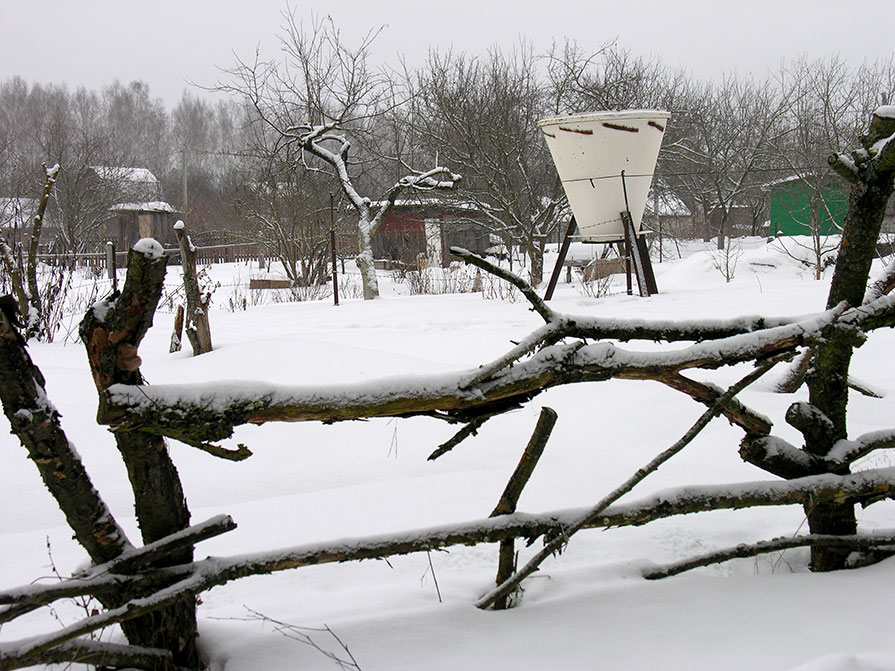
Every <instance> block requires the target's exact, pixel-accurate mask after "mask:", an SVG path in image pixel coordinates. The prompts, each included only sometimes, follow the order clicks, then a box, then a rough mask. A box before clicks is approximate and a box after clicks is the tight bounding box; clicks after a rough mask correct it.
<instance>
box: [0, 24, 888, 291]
mask: <svg viewBox="0 0 895 671" xmlns="http://www.w3.org/2000/svg"><path fill="white" fill-rule="evenodd" d="M284 18H285V24H284V31H283V35H282V37H281V51H280V54H279V56H278V57H277V58H275V59H273V60H271V61H263V60H261V59H260V58H258V57H255V58H254V59H251V60H238V61H237V62H236V63H235V64H234V65H232V66H231V67H230V68H229V70H227V71H225V73H224V75H223V76H222V79H221V82H220V83H219V84H218V85H217V86H216V87H214V91H215V92H216V93H218V94H229V95H218V96H217V100H216V101H215V102H212V97H211V96H204V95H199V94H198V93H192V92H185V93H184V94H183V97H182V98H181V100H180V101H179V102H178V103H177V105H176V106H174V108H173V109H172V110H170V111H169V110H167V109H166V107H165V105H164V104H163V103H162V102H161V101H160V100H159V99H157V98H153V97H152V95H151V93H150V91H149V87H148V86H147V85H146V84H145V83H142V82H133V83H130V84H127V85H124V84H121V83H119V82H115V83H113V84H111V85H110V86H108V87H106V88H104V89H102V90H101V91H98V92H97V91H89V90H86V89H77V90H74V91H71V90H69V89H68V88H67V87H65V86H64V85H44V84H29V83H28V82H25V81H24V80H22V79H21V78H18V77H15V78H12V79H9V80H7V81H6V82H3V83H2V85H0V118H2V119H3V123H0V196H6V197H13V198H14V197H23V196H26V197H27V196H30V197H35V196H36V194H38V193H39V191H40V189H41V188H42V186H43V172H42V171H41V170H40V165H41V164H42V163H43V164H46V165H48V166H52V165H54V164H58V165H59V166H60V172H59V175H58V178H57V181H56V184H55V189H54V191H53V194H52V197H51V202H50V212H51V215H52V217H53V221H54V222H55V228H56V230H57V234H56V238H57V240H58V244H59V245H60V247H61V248H62V249H63V250H64V251H67V252H79V251H84V250H87V249H93V248H94V247H95V245H96V244H97V243H100V242H102V239H103V237H104V236H105V235H106V233H105V229H104V223H105V222H106V221H107V220H108V217H109V208H110V206H111V205H113V204H115V203H116V202H121V200H122V199H123V198H124V196H125V195H126V187H127V184H126V181H127V180H126V178H124V177H122V176H121V175H118V178H116V177H115V173H112V177H111V178H110V177H109V175H108V174H107V175H106V178H105V179H100V180H97V179H96V171H95V170H93V168H94V167H96V166H112V167H138V168H146V169H148V170H150V171H151V172H152V173H153V174H154V175H155V176H156V177H157V178H158V181H159V185H160V189H159V194H160V196H159V197H160V198H164V200H166V201H168V202H169V203H171V204H172V205H173V206H174V208H175V209H176V210H177V211H178V212H180V213H182V214H183V215H184V216H185V218H187V219H188V221H189V223H190V226H191V230H193V231H196V232H197V235H199V236H201V234H202V233H203V232H204V233H206V234H208V235H213V234H216V233H220V232H224V231H226V232H228V233H230V234H231V235H237V236H241V237H242V238H244V239H246V240H254V241H259V242H262V243H264V244H265V245H266V247H267V248H268V249H269V253H270V254H271V255H273V256H275V257H276V258H278V259H279V260H281V261H282V262H283V266H284V269H285V272H286V274H287V275H288V276H289V277H290V279H292V280H294V281H295V282H301V283H309V284H310V283H319V282H322V281H325V277H326V275H327V273H328V269H327V249H328V248H327V245H328V239H329V228H330V225H331V212H330V206H331V203H332V202H333V201H331V198H330V194H334V195H335V200H334V204H335V212H336V217H335V218H336V219H337V222H336V223H337V226H339V227H340V229H341V230H342V231H343V232H345V233H347V234H349V235H352V236H354V237H355V238H356V239H357V245H356V249H355V251H356V252H357V254H358V260H359V263H360V264H361V266H362V270H364V269H366V272H364V273H363V277H364V278H365V281H364V292H365V295H366V296H368V297H373V296H375V295H376V293H377V289H376V287H375V274H373V273H371V272H370V271H369V267H370V266H371V262H372V256H371V252H370V243H369V240H370V238H371V236H372V235H374V234H375V233H376V231H377V229H378V226H379V225H380V224H381V222H382V219H383V216H384V215H385V214H386V213H387V211H388V210H389V208H390V207H392V206H393V205H394V203H395V202H396V201H397V200H398V199H403V198H410V197H421V198H428V197H431V195H432V194H427V193H426V192H427V191H433V190H438V191H439V192H443V193H439V194H438V196H439V198H448V199H450V200H452V201H455V202H456V203H458V204H460V205H462V206H464V207H466V208H467V209H468V211H469V212H470V213H472V214H471V215H470V218H471V219H474V220H475V221H476V222H477V223H478V224H479V225H481V226H484V227H485V228H486V229H487V230H488V231H489V232H490V233H491V234H492V235H494V236H495V237H496V238H498V239H500V240H501V242H502V243H504V244H505V245H506V246H508V247H513V248H516V249H518V250H520V251H522V252H523V253H524V254H525V255H526V257H527V259H528V264H527V265H528V268H529V272H530V279H531V281H532V283H533V284H535V285H537V283H539V282H540V281H541V279H542V277H543V252H544V247H545V244H546V243H547V241H548V240H551V239H555V238H556V237H557V236H558V235H559V233H558V231H559V228H560V224H561V222H563V221H565V220H567V218H568V215H569V213H568V206H567V204H566V201H565V198H564V195H563V192H562V188H561V185H560V184H559V181H558V178H557V176H556V173H555V171H554V169H553V165H552V161H551V159H550V156H549V154H548V151H547V148H546V146H545V145H544V142H543V140H542V138H541V137H540V131H539V130H538V129H537V126H536V121H537V120H538V119H540V118H542V117H545V116H549V115H554V114H566V113H577V112H586V111H594V110H601V109H628V108H658V109H666V110H669V111H670V112H671V114H672V118H671V122H670V124H669V128H668V130H667V133H666V137H665V143H664V146H663V148H662V151H661V153H660V156H659V162H658V166H657V173H656V179H655V180H654V184H655V186H656V193H657V196H661V198H662V199H664V200H672V201H674V202H680V203H682V204H683V205H684V206H685V207H686V209H687V210H688V211H689V212H690V214H691V217H692V220H693V222H694V225H693V227H691V230H690V231H689V233H691V234H692V233H693V232H694V229H695V232H696V233H698V234H699V235H702V236H704V237H705V238H706V239H709V238H712V237H717V239H718V246H719V247H723V245H724V240H725V237H726V236H727V235H728V234H729V233H730V228H731V213H732V211H733V210H734V208H736V207H742V206H748V207H749V208H750V209H749V211H751V212H752V213H753V214H752V222H751V225H750V230H749V231H748V232H751V233H758V232H760V231H761V227H762V224H763V223H764V221H765V220H766V218H767V214H766V213H767V200H768V189H767V186H768V185H769V184H771V183H773V182H774V181H776V180H780V179H783V178H789V177H793V176H796V177H798V178H800V179H801V180H803V183H804V184H806V185H807V186H808V188H809V190H810V192H811V194H812V203H813V204H816V207H813V208H812V215H811V216H812V217H813V218H814V220H815V223H816V222H817V220H818V219H819V218H822V217H823V211H822V209H823V206H824V201H823V198H822V197H821V194H822V191H823V189H824V188H825V185H827V184H829V182H830V180H831V179H832V173H831V169H830V167H829V165H828V163H827V156H828V155H829V153H830V152H831V151H840V150H843V149H844V148H847V147H850V146H854V145H855V144H856V143H857V142H858V137H859V135H860V130H861V126H862V124H864V123H866V119H867V118H868V116H869V115H870V114H871V113H872V112H873V110H874V109H875V108H876V107H878V106H879V105H881V104H885V103H887V102H888V100H889V97H890V95H891V93H892V91H893V90H895V62H893V61H891V60H890V61H886V62H875V63H865V64H863V65H861V66H858V67H851V66H849V65H847V64H846V63H845V61H844V60H843V59H841V58H839V57H837V56H830V57H828V58H825V59H820V60H810V59H808V58H800V59H797V60H794V61H791V62H788V63H781V65H780V67H779V68H778V69H777V70H775V71H771V72H768V73H766V74H765V75H764V76H762V77H757V76H754V75H748V74H738V73H727V74H725V75H724V76H723V77H722V78H720V79H718V80H713V81H700V80H697V79H695V78H694V77H692V76H691V75H689V74H688V73H687V72H685V71H683V70H680V69H674V68H671V67H668V66H666V65H664V64H663V63H662V62H661V60H660V59H659V57H656V56H653V57H648V58H647V57H642V56H638V55H636V54H633V53H632V52H631V51H629V50H627V49H625V48H623V47H622V46H620V45H619V44H616V43H607V44H602V45H598V46H597V47H591V46H590V45H581V44H578V43H576V42H573V41H566V42H565V43H562V44H555V45H554V46H553V47H552V48H551V49H550V50H549V51H548V52H547V53H536V52H535V51H534V49H533V48H532V47H531V46H530V45H529V44H527V43H525V42H521V43H520V44H518V45H517V46H515V47H512V48H505V47H494V48H492V49H491V50H489V51H488V52H487V53H485V54H468V53H459V52H454V51H432V52H431V53H430V54H429V56H428V58H427V60H426V61H425V62H424V63H422V64H421V65H419V66H417V67H409V66H407V65H405V64H402V65H400V67H389V66H387V65H386V64H382V63H377V62H374V61H373V59H372V56H371V51H370V47H371V45H372V44H373V43H374V42H375V41H376V40H377V39H380V38H381V35H380V31H379V30H372V31H371V32H369V33H368V34H367V35H366V37H365V38H363V39H362V40H360V42H358V43H357V44H348V43H346V42H345V40H344V39H343V37H342V36H341V34H340V32H339V30H338V27H337V26H335V25H334V24H333V23H332V21H331V20H329V19H321V18H317V17H311V18H310V19H306V20H302V19H300V18H298V17H296V16H295V15H294V14H286V15H285V17H284ZM421 192H422V193H421ZM7 202H8V201H7ZM651 205H652V204H651ZM3 215H4V216H6V217H7V220H8V219H9V217H10V208H9V207H6V208H5V209H4V211H3ZM4 223H5V222H4ZM646 223H647V225H649V224H650V221H649V216H648V217H647V221H646ZM5 232H7V233H9V231H8V229H6V230H5ZM200 239H201V237H200Z"/></svg>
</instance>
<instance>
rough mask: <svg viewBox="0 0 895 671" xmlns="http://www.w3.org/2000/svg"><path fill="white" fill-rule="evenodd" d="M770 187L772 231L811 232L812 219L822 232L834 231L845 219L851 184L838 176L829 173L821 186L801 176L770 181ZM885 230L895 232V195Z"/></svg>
mask: <svg viewBox="0 0 895 671" xmlns="http://www.w3.org/2000/svg"><path fill="white" fill-rule="evenodd" d="M768 191H769V192H770V201H771V235H776V234H778V233H779V234H782V235H809V234H810V232H811V225H810V223H811V222H812V221H817V222H818V224H819V231H820V233H821V235H833V234H836V233H838V232H839V231H840V229H841V228H842V226H843V224H844V223H845V213H846V212H847V211H848V193H849V187H848V185H847V184H846V183H845V182H843V181H842V180H841V179H839V178H838V177H836V176H830V177H829V178H828V179H827V180H825V181H824V182H823V183H822V185H821V186H820V187H817V186H816V185H814V184H810V183H808V182H806V181H805V180H803V179H801V178H799V177H795V176H794V177H787V178H785V179H782V180H779V181H777V182H773V183H772V184H769V185H768ZM815 212H816V216H815V214H814V213H815ZM882 230H883V232H884V233H895V200H893V199H889V203H888V205H887V206H886V212H885V215H884V217H883V226H882Z"/></svg>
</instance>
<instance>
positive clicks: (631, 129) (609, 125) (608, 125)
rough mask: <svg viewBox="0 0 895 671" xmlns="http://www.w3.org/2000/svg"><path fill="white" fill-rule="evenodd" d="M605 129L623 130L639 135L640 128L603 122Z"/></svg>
mask: <svg viewBox="0 0 895 671" xmlns="http://www.w3.org/2000/svg"><path fill="white" fill-rule="evenodd" d="M603 127H604V128H611V129H612V130H623V131H625V132H628V133H639V132H640V129H639V128H634V127H633V126H623V125H621V124H620V123H609V122H608V121H604V122H603Z"/></svg>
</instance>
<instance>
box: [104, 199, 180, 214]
mask: <svg viewBox="0 0 895 671" xmlns="http://www.w3.org/2000/svg"><path fill="white" fill-rule="evenodd" d="M109 209H110V210H115V211H118V212H176V211H177V210H175V209H174V206H173V205H171V204H169V203H166V202H165V201H163V200H151V201H148V202H146V203H118V204H117V205H113V206H112V207H110V208H109Z"/></svg>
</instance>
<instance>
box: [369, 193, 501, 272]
mask: <svg viewBox="0 0 895 671" xmlns="http://www.w3.org/2000/svg"><path fill="white" fill-rule="evenodd" d="M475 214H476V212H475V210H474V209H472V208H470V207H467V206H464V205H462V204H457V203H451V202H447V201H439V200H407V201H397V202H396V203H395V205H394V206H393V207H392V209H391V210H390V211H389V212H388V214H386V215H385V217H384V218H383V220H382V223H381V224H380V226H379V230H378V231H377V232H376V234H375V235H374V236H373V255H374V257H375V258H376V259H377V260H385V261H390V262H398V263H402V264H404V265H409V266H415V265H419V264H421V263H425V264H427V265H437V266H447V265H448V264H449V263H450V255H449V253H448V252H449V250H450V248H451V247H454V246H456V247H464V248H466V249H468V250H470V251H473V252H478V253H484V252H485V250H486V249H488V247H490V246H491V245H492V244H493V243H492V242H491V236H490V234H489V233H488V231H487V229H485V228H484V227H483V226H482V225H481V224H479V223H476V220H475V219H476V218H475Z"/></svg>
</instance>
